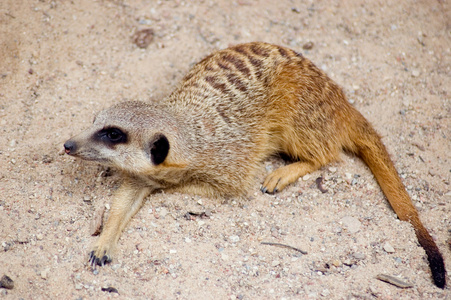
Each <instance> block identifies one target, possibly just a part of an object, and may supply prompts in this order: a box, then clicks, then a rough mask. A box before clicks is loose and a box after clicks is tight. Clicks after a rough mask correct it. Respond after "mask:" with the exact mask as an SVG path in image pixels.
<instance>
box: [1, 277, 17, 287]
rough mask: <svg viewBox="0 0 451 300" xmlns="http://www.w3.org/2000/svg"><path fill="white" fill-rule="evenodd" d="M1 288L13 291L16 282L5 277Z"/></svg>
mask: <svg viewBox="0 0 451 300" xmlns="http://www.w3.org/2000/svg"><path fill="white" fill-rule="evenodd" d="M0 288H4V289H8V290H12V289H13V288H14V281H13V280H12V279H11V278H10V277H9V276H8V275H3V276H2V279H0Z"/></svg>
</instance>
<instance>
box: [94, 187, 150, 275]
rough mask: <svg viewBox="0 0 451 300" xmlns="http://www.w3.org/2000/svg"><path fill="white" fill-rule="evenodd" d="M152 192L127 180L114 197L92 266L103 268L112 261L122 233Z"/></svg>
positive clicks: (96, 245)
mask: <svg viewBox="0 0 451 300" xmlns="http://www.w3.org/2000/svg"><path fill="white" fill-rule="evenodd" d="M150 192H151V191H150V188H148V187H145V186H141V185H140V184H139V183H138V182H136V181H134V180H132V179H130V178H127V179H125V181H124V182H123V183H122V185H121V186H120V188H119V189H118V191H117V193H116V195H115V197H114V200H113V204H112V206H111V211H110V215H109V217H108V220H107V221H106V224H105V226H104V228H103V230H102V233H101V234H100V237H99V239H98V240H97V242H96V243H95V245H94V247H93V250H92V251H91V252H90V256H89V263H90V265H91V266H96V265H99V266H103V265H105V264H106V263H109V262H111V261H112V257H113V252H114V250H115V248H116V245H117V241H118V240H119V237H120V235H121V232H122V231H123V230H124V228H125V226H126V225H127V224H128V222H129V221H130V219H131V218H132V217H133V216H134V215H135V214H136V213H137V212H138V210H139V209H140V208H141V206H142V204H143V202H144V198H145V197H147V195H149V193H150Z"/></svg>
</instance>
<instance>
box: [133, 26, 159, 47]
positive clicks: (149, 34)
mask: <svg viewBox="0 0 451 300" xmlns="http://www.w3.org/2000/svg"><path fill="white" fill-rule="evenodd" d="M154 35H155V34H154V31H153V30H152V29H150V28H149V29H143V30H140V31H137V32H136V33H135V35H134V37H133V43H134V44H135V45H136V46H138V47H139V48H141V49H145V48H147V47H148V46H149V45H150V43H152V41H153V37H154Z"/></svg>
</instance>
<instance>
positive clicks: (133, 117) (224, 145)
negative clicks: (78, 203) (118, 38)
mask: <svg viewBox="0 0 451 300" xmlns="http://www.w3.org/2000/svg"><path fill="white" fill-rule="evenodd" d="M105 128H107V129H108V128H117V129H120V130H121V132H122V133H124V136H125V137H126V138H124V139H122V140H120V141H119V142H117V141H116V142H113V143H112V142H111V141H109V140H108V139H109V138H110V136H109V135H108V136H107V137H108V139H107V140H105V139H103V140H101V138H100V137H99V136H102V134H104V132H105V130H106V129H105ZM111 137H113V138H114V134H113V135H111ZM102 138H104V135H103V137H102ZM65 147H66V152H67V153H68V154H71V155H75V156H78V157H81V158H85V159H90V160H97V161H100V162H102V163H104V164H107V165H111V166H114V167H117V168H118V169H120V170H122V171H123V173H124V177H125V181H124V183H123V185H122V186H121V188H120V190H119V191H118V193H117V195H116V197H115V200H114V202H113V206H112V211H111V214H110V217H109V219H108V221H107V223H106V226H105V229H104V231H103V233H102V235H101V236H100V238H99V240H98V242H97V243H96V245H95V247H94V250H93V252H92V253H91V258H90V259H91V263H92V264H99V265H103V264H104V263H105V262H108V261H110V260H111V255H112V251H113V249H114V247H115V245H116V243H117V240H118V239H119V236H120V233H121V231H122V230H123V229H124V227H125V226H126V224H127V223H128V221H129V220H130V218H131V217H132V216H133V215H134V214H135V213H136V212H137V210H138V209H139V207H140V206H141V204H142V202H143V199H144V198H145V197H146V196H147V194H149V193H152V192H154V191H155V190H160V189H165V190H167V191H179V192H187V193H194V194H200V195H207V196H215V197H224V196H232V197H235V196H242V195H245V194H246V192H247V191H248V190H249V187H250V186H251V185H252V184H253V183H254V178H255V175H256V172H257V170H258V169H259V166H260V163H261V162H262V161H263V160H264V159H265V158H267V157H268V156H269V155H271V154H274V153H281V152H282V153H285V154H287V155H288V156H289V157H291V158H292V159H294V160H296V162H294V163H292V164H289V165H286V166H284V167H281V168H279V169H277V170H275V171H274V172H272V173H271V174H269V176H268V177H267V178H266V180H265V181H264V183H263V185H262V191H264V192H269V193H274V192H277V191H280V190H282V189H283V188H285V187H286V186H287V185H288V184H290V183H293V182H294V181H296V180H297V179H298V178H299V177H300V176H303V175H305V174H307V173H309V172H312V171H314V170H316V169H318V168H320V167H321V166H324V165H326V164H328V163H330V162H331V161H335V160H337V159H338V156H339V153H340V152H341V151H342V150H345V151H348V152H352V153H355V154H356V155H358V156H360V157H361V158H362V159H363V160H364V161H365V163H367V165H368V166H369V167H370V169H371V171H372V172H373V173H374V175H375V177H376V179H377V181H378V182H379V184H380V186H381V188H382V190H383V191H384V193H385V195H386V196H387V199H388V200H389V202H390V204H391V206H392V207H393V209H394V210H395V212H396V214H397V215H398V216H399V218H400V219H401V220H404V221H409V222H410V223H411V224H412V225H413V227H414V229H415V232H416V235H417V237H418V241H419V242H420V244H421V246H423V248H424V249H425V251H426V254H427V255H428V259H429V262H430V266H431V270H432V275H433V278H434V281H435V283H436V285H437V286H439V287H442V288H443V287H444V286H445V274H446V272H445V267H444V263H443V258H442V256H441V254H440V252H439V250H438V248H437V246H436V245H435V243H434V241H433V239H432V238H431V236H430V235H429V233H428V232H427V230H426V229H425V228H424V226H423V225H422V223H421V221H420V219H419V217H418V213H417V211H416V209H415V208H414V206H413V205H412V202H411V200H410V198H409V196H408V194H407V192H406V190H405V188H404V186H403V184H402V182H401V180H400V178H399V176H398V174H397V172H396V170H395V168H394V166H393V163H392V162H391V160H390V158H389V155H388V153H387V151H386V149H385V147H384V145H383V144H382V142H381V140H380V138H379V136H378V134H377V133H376V132H375V131H374V129H373V128H372V127H371V125H370V124H369V123H368V121H367V120H366V119H365V118H364V117H363V116H362V115H361V114H360V113H359V112H358V111H357V110H356V109H355V108H354V107H352V106H351V105H350V104H349V103H348V101H347V100H346V97H345V95H344V93H343V91H342V90H341V88H340V87H339V86H338V85H337V84H335V83H334V82H333V81H332V80H331V79H329V78H328V77H327V76H326V75H325V74H324V73H323V72H322V71H321V70H319V69H318V68H317V67H316V66H315V65H313V64H312V63H311V62H310V61H309V60H308V59H306V58H304V57H303V56H302V55H300V54H298V53H296V52H294V51H293V50H290V49H287V48H283V47H279V46H275V45H270V44H265V43H249V44H242V45H238V46H235V47H231V48H229V49H225V50H221V51H218V52H215V53H213V54H211V55H210V56H208V57H206V58H205V59H204V60H202V61H201V62H200V63H198V64H197V65H195V66H194V67H193V69H192V70H191V71H190V72H189V73H188V74H187V75H186V77H185V78H184V80H183V81H182V82H181V84H180V85H179V86H178V87H177V89H176V90H175V91H174V92H173V93H172V94H171V95H170V96H169V97H168V98H167V99H165V100H163V101H161V103H159V104H145V103H140V102H126V103H121V104H118V105H116V106H114V107H112V108H110V109H108V110H105V111H102V112H101V113H99V115H98V116H97V118H96V120H95V122H94V124H93V126H92V127H91V128H90V129H89V130H88V131H87V132H85V133H82V134H81V135H80V136H78V137H75V138H73V139H71V140H69V141H68V142H66V144H65Z"/></svg>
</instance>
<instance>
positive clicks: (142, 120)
mask: <svg viewBox="0 0 451 300" xmlns="http://www.w3.org/2000/svg"><path fill="white" fill-rule="evenodd" d="M178 130H179V129H178V126H176V123H175V120H174V119H173V118H172V117H171V116H170V115H169V114H167V113H166V112H165V111H164V110H161V109H158V108H156V107H154V106H152V105H149V104H146V103H143V102H123V103H120V104H118V105H115V106H113V107H111V108H109V109H106V110H103V111H101V112H100V113H99V114H98V115H97V116H96V117H95V119H94V123H93V125H92V126H91V127H90V128H89V129H87V130H86V131H84V132H82V133H80V134H79V135H77V136H75V137H73V138H71V139H70V140H68V141H67V142H66V143H65V144H64V148H65V152H66V153H67V154H69V155H72V156H75V157H79V158H82V159H85V160H92V161H97V162H99V163H102V164H104V165H107V166H112V167H116V168H118V169H120V170H123V171H126V172H129V173H135V174H151V173H152V170H155V169H156V168H157V167H158V166H160V165H171V166H180V165H184V162H183V159H182V158H181V157H180V156H177V155H175V154H173V153H172V152H175V153H180V151H171V148H173V147H175V148H178V147H180V143H175V140H178V139H175V138H174V136H176V135H178Z"/></svg>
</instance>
